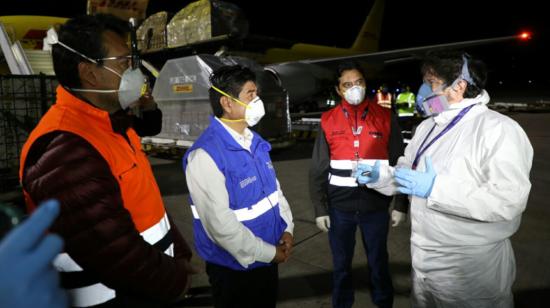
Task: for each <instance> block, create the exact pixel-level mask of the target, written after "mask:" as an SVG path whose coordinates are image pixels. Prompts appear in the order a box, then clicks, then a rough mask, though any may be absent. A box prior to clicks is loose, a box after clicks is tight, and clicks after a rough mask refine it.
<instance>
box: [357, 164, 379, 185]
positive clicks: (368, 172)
mask: <svg viewBox="0 0 550 308" xmlns="http://www.w3.org/2000/svg"><path fill="white" fill-rule="evenodd" d="M356 174H357V175H356V177H357V183H359V184H361V185H366V184H369V183H375V182H377V181H378V178H380V161H379V160H377V161H376V162H375V163H374V166H371V165H366V164H359V165H358V166H357V173H356Z"/></svg>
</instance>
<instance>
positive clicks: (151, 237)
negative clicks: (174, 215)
mask: <svg viewBox="0 0 550 308" xmlns="http://www.w3.org/2000/svg"><path fill="white" fill-rule="evenodd" d="M168 231H170V222H169V221H168V214H166V212H165V213H164V216H163V217H162V218H161V219H160V221H159V222H157V223H156V224H155V225H154V226H152V227H150V228H149V229H147V230H145V231H143V232H141V236H142V237H143V239H144V240H145V241H146V242H147V243H149V244H151V245H153V244H155V243H156V242H158V241H160V240H161V239H162V238H163V237H164V236H165V235H166V233H168Z"/></svg>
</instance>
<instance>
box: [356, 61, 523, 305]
mask: <svg viewBox="0 0 550 308" xmlns="http://www.w3.org/2000/svg"><path fill="white" fill-rule="evenodd" d="M422 73H423V76H424V82H425V84H424V85H423V86H422V87H421V91H420V92H424V93H419V94H422V97H424V98H425V99H424V101H423V102H422V107H423V108H422V109H423V110H424V111H425V112H426V113H427V115H430V117H429V118H427V119H426V120H424V121H423V122H422V123H421V124H420V125H419V126H418V128H417V130H416V133H415V135H414V137H413V139H412V141H411V142H410V143H409V145H408V146H407V148H406V149H405V154H404V156H402V157H400V158H399V160H398V163H397V165H396V167H395V169H394V168H392V167H390V166H387V165H386V166H380V164H379V163H378V162H376V163H375V164H374V166H372V165H360V166H358V172H357V174H358V177H357V180H358V182H359V183H360V184H366V185H367V186H368V187H369V188H373V189H376V190H377V191H379V192H381V193H383V194H386V195H391V194H394V193H397V192H401V193H405V194H408V195H409V197H410V200H411V209H410V212H411V223H412V224H411V225H412V232H411V255H412V268H413V272H412V282H413V287H412V306H413V307H457V308H458V307H460V308H467V307H476V308H483V307H490V308H496V307H513V305H514V303H513V296H512V292H511V288H512V284H513V282H514V279H515V274H516V273H515V271H516V266H515V259H514V252H513V250H512V246H511V244H510V240H509V238H510V236H512V235H513V234H514V233H515V232H516V230H517V229H518V227H519V224H520V221H521V214H522V212H523V211H524V210H525V206H526V204H527V198H528V196H529V191H530V189H531V183H530V182H529V172H530V170H531V165H532V160H533V148H532V146H531V144H530V142H529V139H528V138H527V135H526V134H525V132H524V131H523V129H522V128H521V127H520V126H519V125H518V124H517V123H516V122H515V121H514V120H512V119H510V118H509V117H507V116H504V115H502V114H500V113H498V112H495V111H492V110H489V109H488V108H487V106H486V105H487V103H488V102H489V94H488V93H487V92H486V91H485V90H484V86H485V82H486V69H485V66H484V65H483V63H481V62H480V61H476V60H473V59H469V58H468V57H466V56H464V55H461V54H432V55H429V56H428V57H427V58H426V59H425V61H424V64H423V66H422ZM426 92H431V93H429V94H428V95H426V94H427V93H426Z"/></svg>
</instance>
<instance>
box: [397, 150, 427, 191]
mask: <svg viewBox="0 0 550 308" xmlns="http://www.w3.org/2000/svg"><path fill="white" fill-rule="evenodd" d="M424 161H425V162H426V172H420V171H416V170H412V169H408V168H397V169H395V172H394V177H395V181H396V182H397V183H398V184H399V185H400V186H399V187H398V188H397V190H398V191H399V192H400V193H403V194H406V195H415V196H418V197H421V198H428V196H429V195H430V193H431V192H432V187H433V186H434V181H435V176H436V174H435V170H434V167H433V165H432V159H431V158H430V157H429V156H426V158H425V159H424Z"/></svg>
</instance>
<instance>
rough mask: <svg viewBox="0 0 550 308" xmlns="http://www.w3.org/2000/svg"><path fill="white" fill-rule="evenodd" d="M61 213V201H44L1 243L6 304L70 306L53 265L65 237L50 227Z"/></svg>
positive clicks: (0, 281) (0, 277)
mask: <svg viewBox="0 0 550 308" xmlns="http://www.w3.org/2000/svg"><path fill="white" fill-rule="evenodd" d="M58 214H59V203H58V202H57V201H54V200H50V201H47V202H44V203H42V204H41V205H40V206H39V207H38V209H37V210H36V212H34V214H33V215H31V216H30V217H29V219H27V220H26V221H25V222H23V223H22V224H21V225H19V226H17V227H16V228H15V229H14V230H12V231H11V232H10V233H8V234H7V235H6V237H5V238H4V239H3V240H2V241H1V242H0V303H1V305H2V307H10V308H27V307H28V308H34V307H38V306H40V307H54V308H59V307H64V308H65V307H68V300H67V295H66V293H65V291H63V290H62V289H61V288H60V287H59V274H58V273H57V271H56V270H55V269H54V268H53V266H52V261H53V259H54V258H55V257H56V256H57V254H58V253H59V252H61V250H62V248H63V240H62V239H61V238H60V237H59V236H57V235H54V234H46V233H45V232H46V230H47V229H48V227H49V226H50V225H51V224H52V222H53V221H54V220H55V218H56V217H57V215H58Z"/></svg>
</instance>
